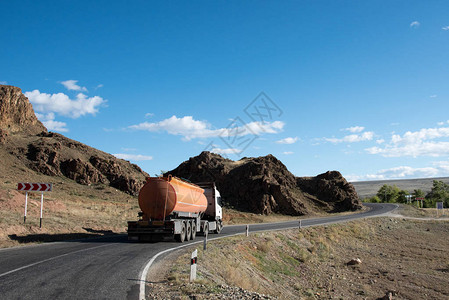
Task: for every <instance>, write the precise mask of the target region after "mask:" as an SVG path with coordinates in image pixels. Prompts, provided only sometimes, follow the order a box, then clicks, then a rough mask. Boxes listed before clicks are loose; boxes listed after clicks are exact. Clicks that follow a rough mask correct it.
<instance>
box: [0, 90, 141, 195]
mask: <svg viewBox="0 0 449 300" xmlns="http://www.w3.org/2000/svg"><path fill="white" fill-rule="evenodd" d="M0 157H1V159H2V161H5V160H11V161H12V160H14V161H20V163H22V164H23V165H24V167H25V168H29V169H31V170H34V171H35V172H38V173H41V174H44V175H49V176H65V177H67V178H70V179H73V180H75V181H76V182H78V183H80V184H84V185H90V184H94V183H103V184H107V185H110V186H113V187H115V188H117V189H119V190H121V191H124V192H126V193H128V194H131V195H137V194H138V193H139V190H140V187H141V186H142V185H143V183H144V180H145V177H147V176H148V174H147V173H145V172H143V171H142V170H141V169H140V168H139V167H138V166H137V165H135V164H131V163H130V162H128V161H125V160H122V159H118V158H116V157H114V156H113V155H110V154H107V153H105V152H103V151H100V150H97V149H94V148H92V147H89V146H87V145H84V144H82V143H80V142H77V141H74V140H71V139H69V138H67V137H65V136H63V135H61V134H57V133H53V132H48V130H47V129H46V128H45V126H44V125H43V124H42V123H41V122H40V121H39V120H38V119H37V118H36V115H35V114H34V111H33V107H32V105H31V103H30V102H29V100H28V98H27V97H25V95H23V94H22V91H21V89H20V88H17V87H13V86H7V85H0ZM17 159H18V160H17ZM5 165H6V164H5ZM15 167H16V166H15ZM3 171H4V172H5V170H3Z"/></svg>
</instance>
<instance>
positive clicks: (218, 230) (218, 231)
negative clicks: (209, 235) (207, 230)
mask: <svg viewBox="0 0 449 300" xmlns="http://www.w3.org/2000/svg"><path fill="white" fill-rule="evenodd" d="M222 229H223V223H221V221H218V222H217V229H215V230H214V233H217V234H218V233H220V232H221V230H222Z"/></svg>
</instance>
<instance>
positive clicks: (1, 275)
mask: <svg viewBox="0 0 449 300" xmlns="http://www.w3.org/2000/svg"><path fill="white" fill-rule="evenodd" d="M105 246H109V244H106V245H101V246H97V247H92V248H88V249H81V250H77V251H73V252H69V253H65V254H61V255H58V256H54V257H50V258H47V259H44V260H41V261H38V262H35V263H32V264H29V265H26V266H23V267H20V268H17V269H14V270H11V271H8V272H5V273H3V274H0V277H3V276H6V275H8V274H11V273H14V272H17V271H20V270H23V269H26V268H30V267H32V266H35V265H38V264H41V263H44V262H47V261H51V260H54V259H57V258H61V257H64V256H67V255H71V254H75V253H79V252H83V251H88V250H92V249H97V248H101V247H105Z"/></svg>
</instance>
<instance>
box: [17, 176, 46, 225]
mask: <svg viewBox="0 0 449 300" xmlns="http://www.w3.org/2000/svg"><path fill="white" fill-rule="evenodd" d="M52 189H53V184H51V183H29V182H19V183H18V184H17V190H19V191H24V192H25V213H24V215H23V223H25V222H26V220H27V206H28V192H41V213H40V218H39V228H42V212H43V208H44V192H51V191H52Z"/></svg>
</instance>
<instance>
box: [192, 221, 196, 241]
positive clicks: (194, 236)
mask: <svg viewBox="0 0 449 300" xmlns="http://www.w3.org/2000/svg"><path fill="white" fill-rule="evenodd" d="M195 238H196V223H195V222H192V240H194V239H195Z"/></svg>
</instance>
